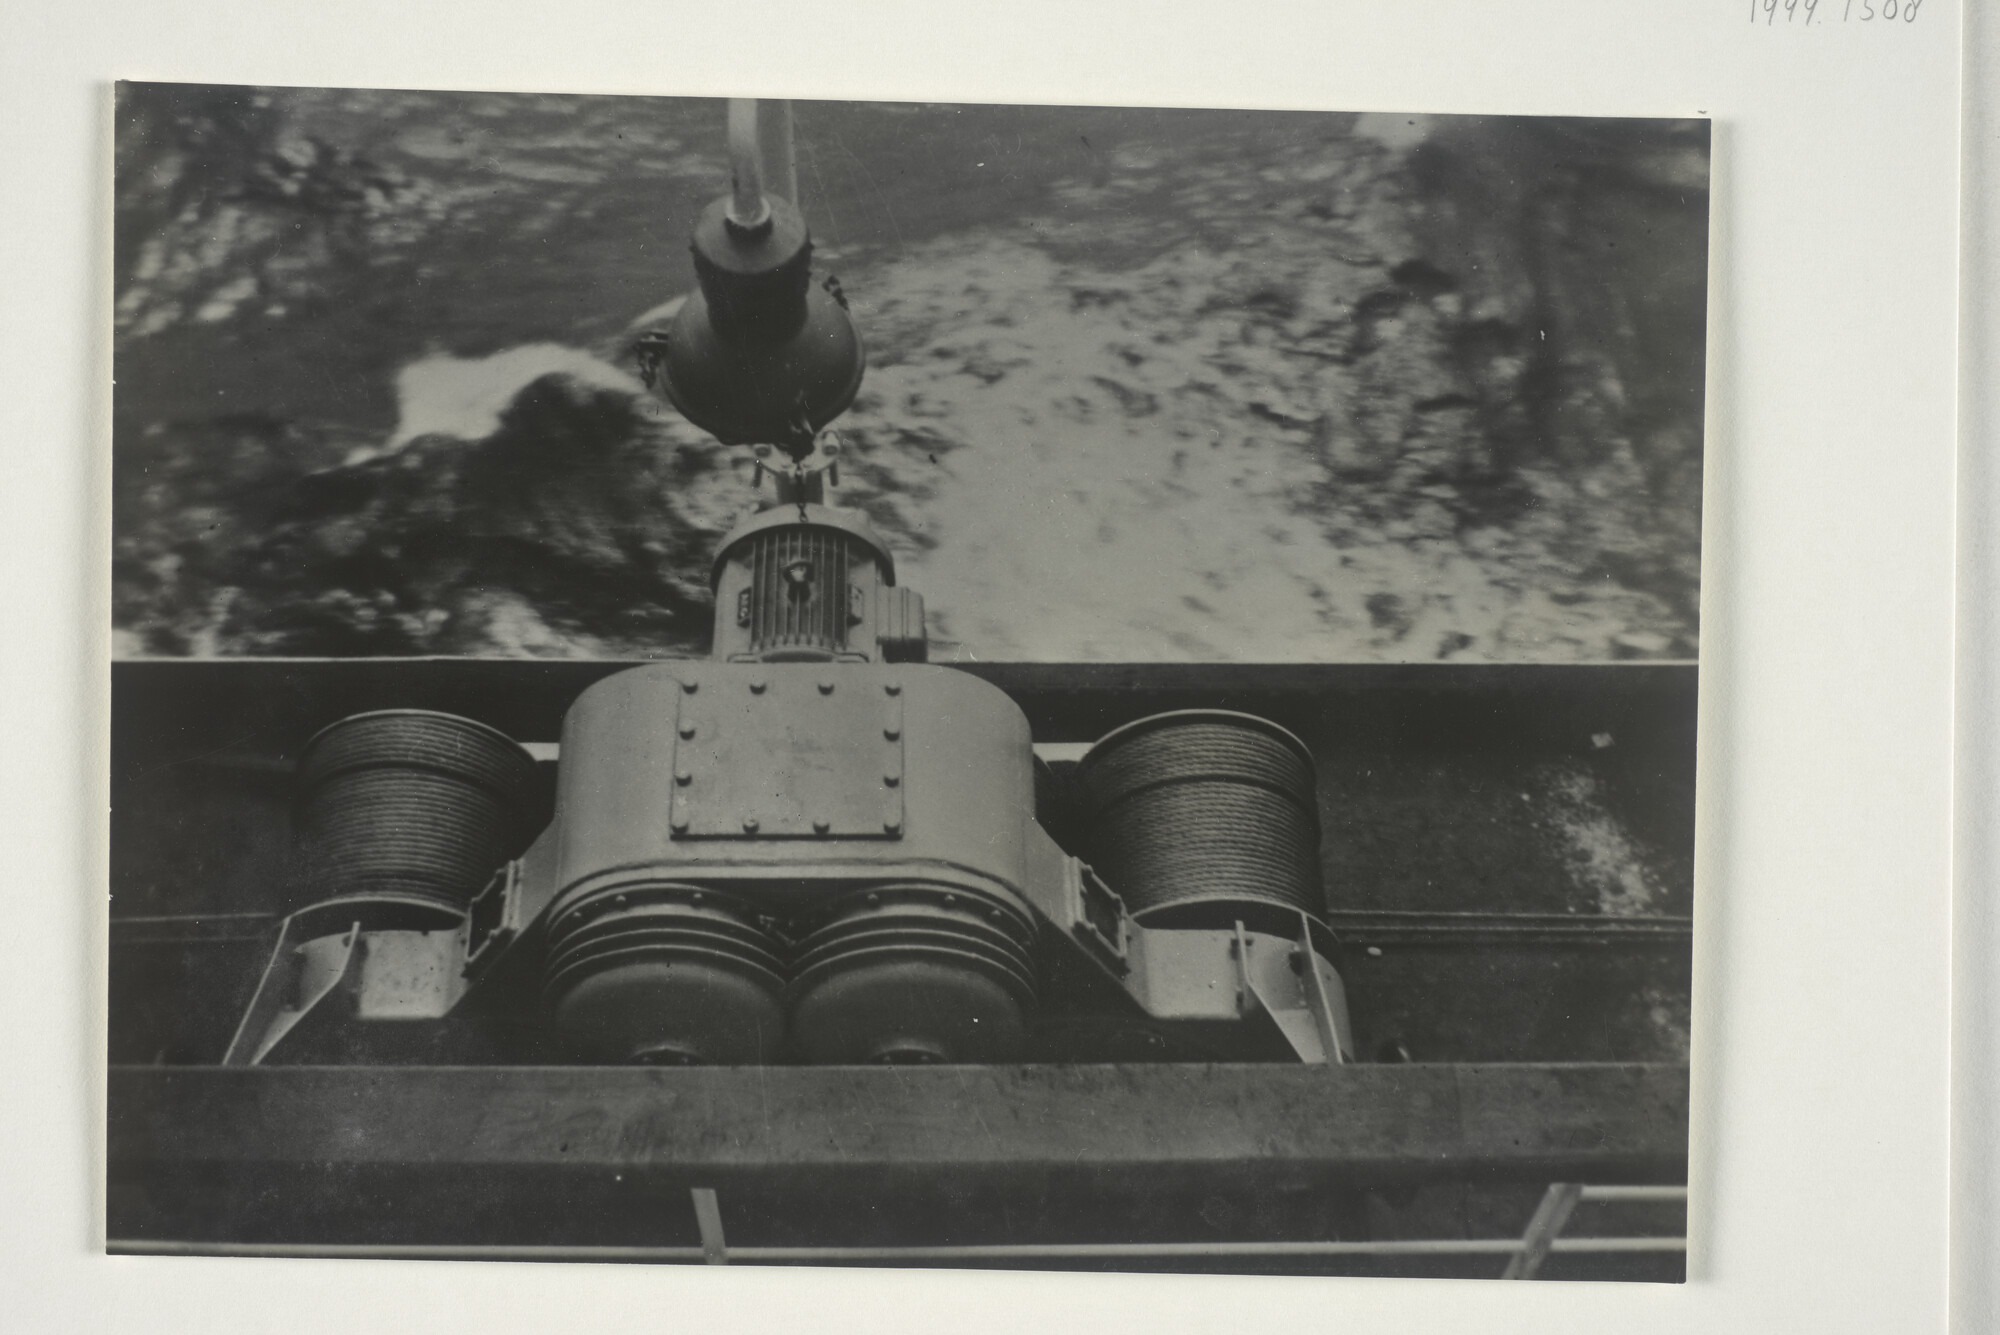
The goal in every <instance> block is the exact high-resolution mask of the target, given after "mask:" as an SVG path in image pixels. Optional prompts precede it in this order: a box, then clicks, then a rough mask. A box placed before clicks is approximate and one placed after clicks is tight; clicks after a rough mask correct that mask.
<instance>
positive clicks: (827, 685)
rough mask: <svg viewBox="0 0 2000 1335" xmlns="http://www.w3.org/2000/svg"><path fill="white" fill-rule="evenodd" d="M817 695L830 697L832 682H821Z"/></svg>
mask: <svg viewBox="0 0 2000 1335" xmlns="http://www.w3.org/2000/svg"><path fill="white" fill-rule="evenodd" d="M819 693H820V694H821V695H832V694H833V683H832V682H830V681H823V682H821V683H820V684H819Z"/></svg>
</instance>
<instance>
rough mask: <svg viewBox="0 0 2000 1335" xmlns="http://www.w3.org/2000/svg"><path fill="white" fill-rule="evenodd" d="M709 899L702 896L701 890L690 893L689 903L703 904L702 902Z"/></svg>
mask: <svg viewBox="0 0 2000 1335" xmlns="http://www.w3.org/2000/svg"><path fill="white" fill-rule="evenodd" d="M707 897H708V896H706V895H704V894H702V892H701V891H699V890H694V891H690V892H689V894H688V903H690V904H699V903H701V901H702V900H704V899H706V898H707Z"/></svg>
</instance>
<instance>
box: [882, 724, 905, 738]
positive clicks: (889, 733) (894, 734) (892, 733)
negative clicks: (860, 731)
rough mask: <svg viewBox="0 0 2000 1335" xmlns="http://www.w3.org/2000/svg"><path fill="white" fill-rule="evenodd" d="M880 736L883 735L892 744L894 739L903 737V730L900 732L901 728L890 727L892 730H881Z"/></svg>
mask: <svg viewBox="0 0 2000 1335" xmlns="http://www.w3.org/2000/svg"><path fill="white" fill-rule="evenodd" d="M882 735H883V736H884V737H887V738H888V739H889V740H890V741H892V742H893V741H895V740H896V739H897V738H898V737H901V736H902V735H903V730H902V729H901V728H893V727H892V728H884V729H882Z"/></svg>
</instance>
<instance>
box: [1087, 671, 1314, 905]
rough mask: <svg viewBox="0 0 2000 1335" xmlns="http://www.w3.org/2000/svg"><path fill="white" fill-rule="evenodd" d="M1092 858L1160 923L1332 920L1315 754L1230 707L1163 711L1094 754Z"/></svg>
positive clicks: (1129, 900) (1090, 763)
mask: <svg viewBox="0 0 2000 1335" xmlns="http://www.w3.org/2000/svg"><path fill="white" fill-rule="evenodd" d="M1077 777H1078V779H1079V782H1080V788H1081V795H1082V807H1083V811H1082V817H1083V819H1082V822H1081V823H1082V826H1083V829H1082V831H1081V835H1082V842H1083V844H1084V847H1085V849H1086V850H1087V851H1086V854H1085V857H1086V860H1087V861H1089V862H1090V864H1091V865H1092V866H1093V867H1094V868H1095V869H1096V871H1097V874H1098V875H1099V876H1101V877H1103V878H1104V882H1105V884H1107V885H1109V886H1110V887H1111V888H1112V889H1113V890H1115V891H1116V892H1117V893H1118V895H1119V896H1120V897H1121V898H1122V899H1123V900H1124V901H1125V906H1126V908H1127V909H1129V910H1130V911H1131V913H1132V915H1133V916H1134V917H1135V918H1137V919H1139V920H1140V921H1142V922H1145V923H1148V924H1150V925H1153V926H1190V927H1192V926H1228V925H1229V923H1230V922H1231V921H1232V920H1236V919H1241V920H1242V921H1244V922H1245V923H1246V924H1248V925H1252V926H1254V925H1256V924H1258V923H1260V922H1262V923H1268V924H1270V926H1271V929H1272V930H1280V931H1287V932H1296V931H1297V930H1298V916H1297V915H1298V912H1299V911H1300V910H1304V911H1305V912H1307V913H1310V914H1311V915H1312V916H1313V917H1315V918H1318V917H1321V916H1322V915H1323V914H1324V913H1325V901H1324V899H1323V897H1322V895H1321V891H1320V878H1319V812H1318V800H1317V796H1316V788H1315V779H1314V773H1313V762H1312V753H1311V752H1310V751H1308V750H1307V749H1306V746H1305V743H1303V742H1301V741H1300V740H1299V739H1298V738H1297V737H1294V736H1293V735H1292V734H1291V733H1289V732H1287V731H1286V730H1285V729H1283V728H1281V727H1279V726H1278V725H1277V724H1275V723H1272V722H1269V721H1268V720H1265V719H1261V718H1257V717H1255V716H1254V715H1250V714H1238V713H1232V712H1229V711H1225V710H1186V711H1181V712H1177V713H1172V714H1156V715H1154V716H1153V717H1151V718H1144V719H1140V720H1139V721H1138V722H1136V723H1130V724H1127V725H1126V726H1124V727H1122V728H1119V729H1117V730H1116V731H1114V732H1111V733H1109V734H1107V735H1106V736H1105V737H1104V738H1103V739H1102V740H1100V741H1099V742H1098V743H1097V745H1095V746H1093V747H1092V748H1091V749H1090V752H1089V753H1088V754H1087V755H1086V756H1084V758H1083V763H1082V765H1081V766H1080V768H1079V770H1078V775H1077Z"/></svg>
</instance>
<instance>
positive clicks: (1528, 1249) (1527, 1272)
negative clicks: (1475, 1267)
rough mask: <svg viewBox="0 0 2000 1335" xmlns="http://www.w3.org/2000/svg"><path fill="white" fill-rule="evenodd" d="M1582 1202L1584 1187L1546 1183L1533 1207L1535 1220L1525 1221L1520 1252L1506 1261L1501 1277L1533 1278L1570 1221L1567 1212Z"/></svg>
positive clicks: (1569, 1183)
mask: <svg viewBox="0 0 2000 1335" xmlns="http://www.w3.org/2000/svg"><path fill="white" fill-rule="evenodd" d="M1581 1199H1583V1187H1582V1185H1581V1184H1580V1183H1576V1182H1551V1183H1549V1189H1548V1190H1547V1191H1545V1192H1543V1193H1542V1203H1541V1204H1540V1205H1538V1206H1536V1207H1535V1217H1534V1218H1532V1219H1530V1220H1529V1221H1528V1231H1527V1232H1526V1233H1524V1234H1522V1235H1521V1250H1520V1251H1518V1252H1516V1253H1514V1259H1512V1260H1511V1261H1509V1262H1507V1269H1506V1270H1505V1272H1503V1273H1502V1274H1501V1276H1500V1278H1502V1279H1533V1278H1534V1277H1535V1272H1536V1271H1537V1270H1540V1269H1541V1268H1542V1262H1544V1261H1546V1260H1548V1259H1549V1251H1550V1249H1551V1248H1553V1247H1554V1246H1555V1241H1556V1235H1557V1234H1558V1233H1561V1232H1562V1230H1563V1225H1564V1224H1567V1223H1568V1222H1569V1216H1570V1212H1571V1211H1573V1210H1575V1209H1576V1203H1577V1202H1578V1201H1579V1200H1581Z"/></svg>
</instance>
